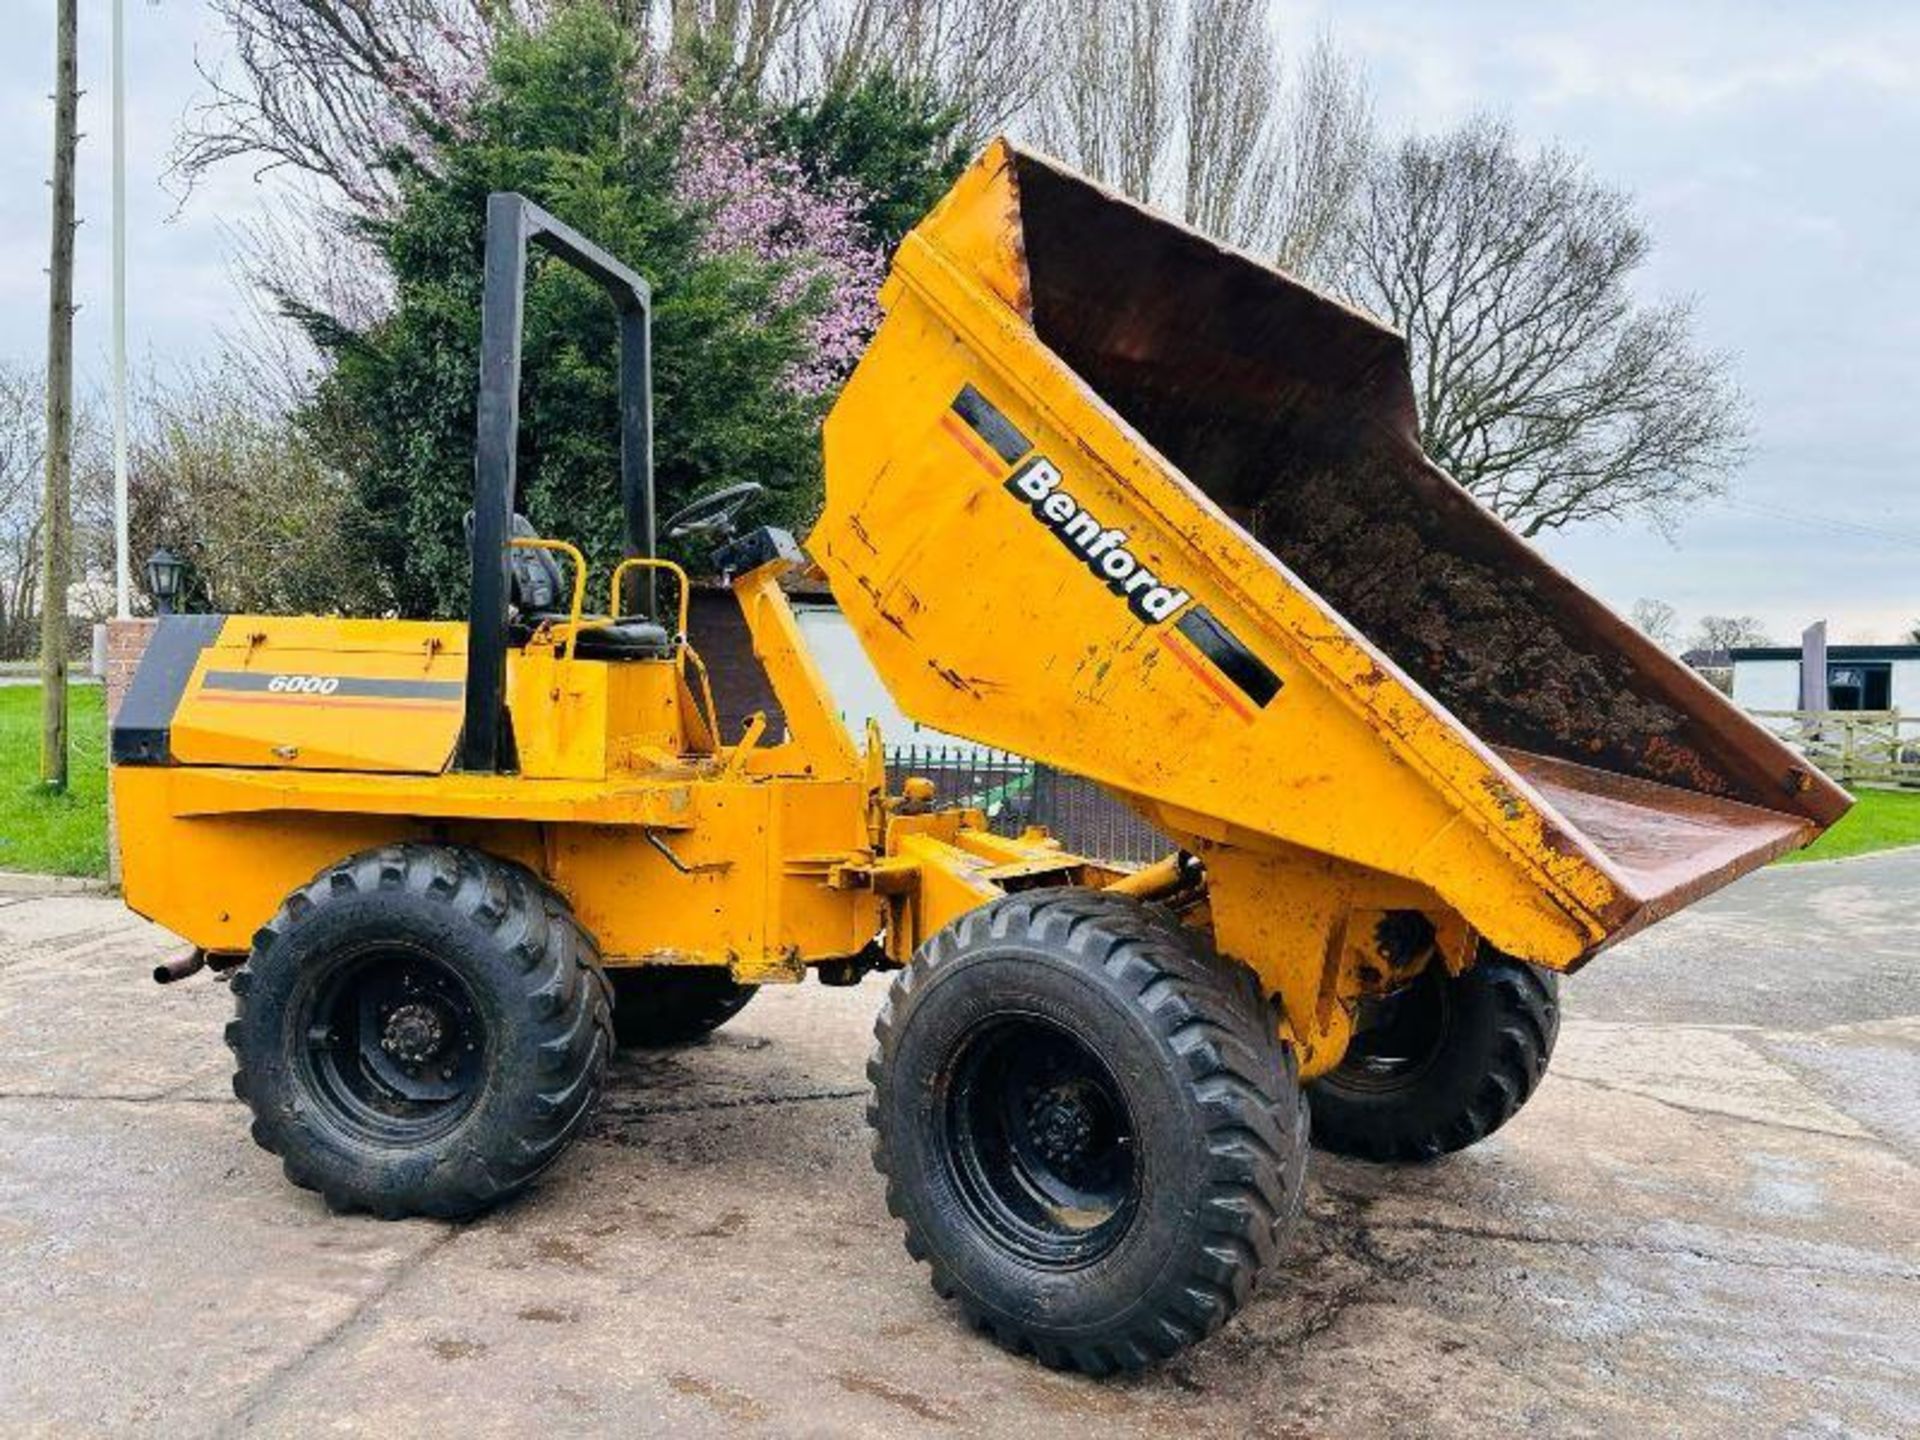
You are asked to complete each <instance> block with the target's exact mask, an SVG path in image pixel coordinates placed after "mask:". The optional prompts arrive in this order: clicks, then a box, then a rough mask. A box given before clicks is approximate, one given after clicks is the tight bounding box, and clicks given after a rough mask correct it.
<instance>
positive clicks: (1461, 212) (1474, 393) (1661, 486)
mask: <svg viewBox="0 0 1920 1440" xmlns="http://www.w3.org/2000/svg"><path fill="white" fill-rule="evenodd" d="M1648 244H1649V242H1648V237H1647V233H1646V231H1645V230H1644V229H1643V228H1642V227H1641V225H1640V223H1639V221H1638V219H1637V218H1636V217H1635V216H1634V213H1633V208H1632V205H1631V203H1630V202H1629V200H1628V198H1627V196H1626V195H1624V194H1623V193H1621V192H1620V191H1618V190H1614V189H1611V188H1609V187H1607V186H1604V185H1601V184H1598V183H1597V182H1595V181H1594V180H1592V179H1590V178H1589V177H1588V175H1587V173H1586V170H1585V168H1584V167H1583V166H1582V165H1581V163H1580V162H1579V161H1578V160H1577V159H1575V158H1574V157H1573V156H1572V155H1569V154H1568V153H1566V152H1565V151H1562V150H1557V149H1548V150H1545V151H1542V152H1540V153H1539V154H1537V155H1534V156H1531V157H1529V156H1524V155H1522V154H1521V153H1520V150H1519V147H1518V146H1517V145H1516V143H1515V140H1514V137H1513V134H1512V131H1511V130H1510V129H1509V128H1508V126H1507V125H1506V124H1505V123H1503V122H1501V121H1497V120H1493V119H1488V118H1484V117H1483V118H1479V119H1475V120H1473V121H1470V122H1468V123H1467V124H1466V125H1464V126H1462V127H1461V128H1459V129H1457V130H1454V131H1452V132H1450V133H1447V134H1444V135H1439V136H1434V137H1423V136H1415V137H1409V138H1407V139H1405V140H1402V141H1401V142H1400V143H1399V144H1398V145H1396V146H1394V147H1393V148H1391V149H1389V150H1386V151H1384V152H1382V153H1381V154H1379V155H1378V156H1377V157H1376V159H1375V160H1374V161H1373V163H1372V164H1371V165H1370V166H1369V168H1368V170H1367V173H1366V176H1365V179H1364V181H1363V183H1362V184H1361V186H1360V190H1359V195H1358V198H1357V201H1356V204H1355V207H1354V213H1353V216H1352V218H1351V220H1350V221H1349V223H1348V224H1347V226H1346V227H1345V228H1344V229H1343V231H1342V233H1341V239H1340V245H1341V248H1342V251H1343V260H1344V265H1343V268H1342V269H1341V271H1340V273H1339V279H1340V285H1341V288H1342V289H1343V290H1344V291H1345V293H1346V294H1347V295H1348V296H1349V297H1350V298H1352V299H1353V300H1354V301H1355V302H1356V303H1357V304H1359V305H1361V306H1362V307H1364V308H1366V309H1369V310H1372V311H1373V312H1375V313H1376V314H1378V315H1380V316H1382V317H1383V318H1385V319H1386V320H1387V321H1388V322H1389V323H1390V324H1392V325H1394V326H1395V327H1397V328H1399V329H1401V330H1403V331H1404V332H1405V333H1406V336H1407V340H1408V343H1409V345H1410V347H1411V349H1412V352H1413V370H1414V387H1415V393H1416V396H1417V399H1418V401H1419V406H1420V419H1421V434H1422V439H1423V441H1424V443H1425V445H1426V448H1427V451H1428V453H1429V454H1431V455H1432V456H1433V457H1434V459H1435V460H1436V461H1438V462H1439V463H1440V464H1441V465H1442V466H1444V467H1445V468H1446V469H1448V470H1450V471H1451V472H1452V473H1453V475H1454V476H1455V477H1456V478H1457V479H1458V480H1459V481H1460V482H1461V483H1462V484H1463V485H1465V486H1466V487H1467V488H1468V489H1469V490H1471V491H1473V492H1474V494H1476V495H1477V496H1479V498H1480V499H1481V500H1482V501H1484V502H1485V503H1486V504H1487V505H1488V506H1490V507H1491V508H1492V509H1493V510H1494V512H1495V513H1496V514H1498V515H1500V516H1501V517H1503V518H1504V519H1506V520H1507V521H1508V522H1509V523H1511V524H1513V525H1514V526H1515V527H1516V528H1517V529H1519V530H1520V532H1521V533H1522V534H1525V535H1536V534H1538V533H1540V532H1541V531H1542V530H1549V529H1554V528H1556V527H1559V526H1563V525H1569V524H1574V523H1577V522H1581V521H1588V520H1596V519H1612V518H1618V517H1620V516H1623V515H1627V514H1633V513H1640V514H1645V515H1648V516H1651V517H1652V518H1653V519H1654V520H1655V521H1656V522H1666V521H1669V520H1671V519H1672V518H1673V517H1674V516H1675V515H1676V514H1677V513H1678V511H1679V510H1680V509H1681V508H1682V507H1683V506H1685V505H1686V504H1688V503H1690V502H1692V501H1696V500H1699V499H1701V498H1702V497H1705V496H1708V495H1713V494H1717V493H1720V492H1721V491H1722V490H1723V489H1724V486H1725V480H1726V477H1727V475H1728V474H1729V473H1730V472H1731V471H1732V470H1733V469H1734V468H1735V466H1736V465H1737V464H1738V463H1739V461H1740V459H1741V458H1742V456H1743V454H1744V451H1745V442H1746V421H1745V412H1744V406H1743V404H1742V402H1741V400H1740V397H1739V395H1738V393H1737V391H1736V389H1735V387H1734V385H1733V383H1732V381H1731V379H1730V378H1729V370H1728V361H1727V358H1726V357H1725V356H1723V355H1719V354H1713V353H1707V352H1702V351H1701V350H1699V349H1698V348H1696V346H1695V344H1694V342H1693V335H1692V329H1693V324H1692V314H1691V311H1690V309H1689V307H1688V305H1687V304H1686V303H1685V302H1675V303H1666V304H1656V305H1646V304H1641V303H1639V302H1637V301H1636V300H1635V299H1634V297H1633V294H1632V292H1631V289H1630V286H1629V280H1630V278H1631V277H1632V276H1633V274H1634V272H1635V271H1636V270H1637V269H1638V268H1639V267H1640V265H1641V264H1642V262H1644V261H1645V259H1646V256H1647V251H1648Z"/></svg>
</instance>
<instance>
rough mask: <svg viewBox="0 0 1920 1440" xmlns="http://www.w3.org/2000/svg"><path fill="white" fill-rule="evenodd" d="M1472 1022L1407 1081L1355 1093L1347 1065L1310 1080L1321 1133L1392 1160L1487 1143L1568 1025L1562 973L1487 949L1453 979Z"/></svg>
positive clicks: (1327, 1144)
mask: <svg viewBox="0 0 1920 1440" xmlns="http://www.w3.org/2000/svg"><path fill="white" fill-rule="evenodd" d="M1445 983H1446V984H1447V985H1448V986H1450V987H1451V989H1452V992H1453V993H1452V1002H1451V1003H1454V1004H1456V1005H1458V1006H1460V1008H1461V1009H1462V1011H1463V1012H1464V1014H1463V1018H1464V1019H1465V1020H1466V1021H1467V1022H1468V1023H1466V1024H1465V1025H1464V1026H1462V1027H1459V1028H1456V1029H1455V1031H1454V1032H1453V1033H1452V1034H1451V1035H1450V1036H1449V1037H1448V1040H1447V1041H1446V1042H1444V1047H1445V1048H1446V1049H1447V1050H1449V1051H1450V1053H1444V1054H1442V1055H1441V1056H1440V1057H1439V1059H1438V1061H1437V1063H1436V1064H1435V1066H1434V1067H1433V1068H1431V1069H1430V1070H1429V1071H1428V1072H1426V1073H1425V1074H1423V1075H1422V1076H1420V1077H1419V1078H1418V1080H1417V1081H1416V1082H1414V1083H1412V1084H1411V1085H1409V1087H1408V1088H1406V1089H1405V1090H1404V1091H1398V1092H1386V1093H1371V1094H1368V1093H1358V1094H1357V1093H1354V1092H1353V1091H1352V1090H1351V1089H1349V1088H1347V1087H1343V1085H1342V1084H1341V1081H1340V1071H1339V1070H1338V1069H1335V1070H1334V1071H1332V1072H1330V1073H1328V1074H1326V1075H1323V1076H1320V1077H1319V1078H1317V1079H1315V1080H1314V1081H1312V1082H1310V1083H1309V1084H1308V1086H1307V1102H1308V1104H1309V1106H1311V1108H1312V1110H1313V1142H1314V1144H1315V1145H1316V1146H1318V1147H1320V1148H1321V1149H1324V1150H1328V1151H1331V1152H1333V1153H1335V1154H1339V1155H1347V1156H1351V1157H1353V1158H1355V1159H1360V1160H1373V1161H1377V1162H1381V1163H1386V1164H1407V1163H1419V1162H1424V1161H1429V1160H1438V1159H1440V1158H1441V1157H1442V1156H1445V1155H1450V1154H1452V1153H1453V1152H1455V1151H1457V1150H1464V1149H1466V1148H1467V1147H1468V1146H1469V1145H1475V1144H1478V1143H1479V1142H1480V1141H1482V1140H1484V1139H1486V1138H1487V1137H1488V1136H1489V1135H1491V1134H1493V1132H1494V1131H1496V1130H1498V1129H1499V1128H1500V1127H1501V1126H1502V1125H1505V1124H1506V1123H1507V1122H1508V1121H1509V1120H1511V1119H1512V1118H1513V1117H1514V1116H1515V1115H1516V1114H1518V1113H1519V1111H1520V1108H1521V1106H1523V1105H1525V1104H1526V1103H1527V1101H1528V1100H1529V1099H1530V1098H1532V1096H1533V1092H1534V1091H1535V1090H1536V1089H1538V1088H1539V1085H1540V1082H1541V1080H1543V1079H1544V1078H1546V1073H1547V1065H1548V1063H1549V1062H1550V1061H1551V1059H1552V1057H1553V1046H1554V1041H1555V1039H1556V1038H1557V1037H1558V1035H1559V1033H1560V1003H1559V978H1558V977H1557V976H1556V975H1554V974H1553V973H1552V972H1551V971H1548V970H1542V969H1540V968H1538V967H1537V966H1533V965H1528V964H1526V963H1524V962H1523V961H1519V960H1514V959H1510V958H1509V957H1507V956H1505V955H1501V954H1499V953H1498V952H1495V951H1491V950H1488V951H1485V952H1483V953H1482V955H1481V957H1480V958H1479V959H1478V960H1477V961H1476V962H1475V963H1474V964H1473V965H1472V966H1470V967H1469V968H1468V969H1466V970H1465V971H1463V972H1461V974H1459V975H1458V976H1454V977H1452V978H1450V979H1449V980H1448V981H1446V982H1445Z"/></svg>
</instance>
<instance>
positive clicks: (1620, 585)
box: [0, 0, 1920, 641]
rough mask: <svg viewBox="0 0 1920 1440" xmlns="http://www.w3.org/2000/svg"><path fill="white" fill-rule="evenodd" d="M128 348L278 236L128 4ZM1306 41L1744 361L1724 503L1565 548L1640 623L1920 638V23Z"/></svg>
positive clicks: (272, 191)
mask: <svg viewBox="0 0 1920 1440" xmlns="http://www.w3.org/2000/svg"><path fill="white" fill-rule="evenodd" d="M126 3H127V29H128V54H129V57H130V63H129V77H130V78H129V90H128V132H127V133H128V167H129V179H128V205H129V224H130V230H129V236H130V240H129V262H128V264H129V302H128V331H129V348H130V352H131V354H132V356H133V363H134V365H135V366H136V368H138V367H142V366H143V365H152V366H154V367H156V368H159V369H162V370H164V369H165V368H167V367H169V366H170V365H172V364H174V363H177V362H181V361H192V360H203V359H206V358H209V357H210V356H212V355H213V354H214V353H216V352H217V350H218V348H219V344H220V339H219V337H220V333H221V331H222V329H223V328H226V329H233V328H238V327H239V326H240V324H241V323H242V317H243V314H244V310H245V304H246V301H245V296H244V294H243V291H242V289H241V287H240V285H239V283H238V281H237V280H236V279H235V276H234V273H233V268H232V265H231V262H230V258H229V257H230V255H231V240H230V231H231V227H232V225H233V224H234V223H235V222H236V221H239V220H241V219H244V218H245V217H248V216H253V215H259V214H262V213H266V212H270V211H271V210H272V209H273V207H274V206H275V205H276V204H277V203H279V199H280V194H279V191H278V189H277V187H276V184H275V182H274V181H273V180H272V179H271V178H270V177H269V178H268V179H266V180H264V181H263V180H260V179H257V178H256V177H255V176H254V175H253V174H252V172H251V170H250V169H249V168H248V167H247V166H245V165H239V164H236V165H232V166H230V167H228V168H227V169H226V170H225V171H224V172H223V173H221V174H219V175H217V176H216V177H214V179H213V180H212V181H211V182H210V183H205V184H203V185H202V186H201V187H200V188H198V189H197V190H196V191H195V192H194V193H193V194H192V195H191V196H187V197H185V198H182V197H181V196H180V195H178V194H177V193H175V192H174V190H173V189H171V188H169V186H168V184H167V183H166V182H165V180H164V179H163V174H164V168H165V161H166V156H167V151H168V148H169V146H170V145H171V143H172V139H173V136H174V134H175V131H176V129H177V126H178V123H179V120H180V117H181V116H182V114H183V113H185V112H186V110H187V109H188V107H189V106H191V105H192V104H193V102H194V100H195V98H196V95H197V94H199V93H200V90H201V82H200V79H199V76H198V74H197V71H196V68H195V67H196V60H198V61H201V62H206V63H215V64H217V63H218V61H219V59H220V57H221V55H222V54H223V53H224V50H225V45H224V41H223V37H222V34H221V31H220V29H219V27H218V26H217V24H216V23H215V22H214V20H213V18H212V16H211V15H210V14H209V12H208V11H207V9H206V7H205V5H204V4H202V3H197V0H126ZM0 8H3V9H4V12H5V15H6V18H7V20H8V22H9V24H8V43H6V44H5V46H4V47H0V136H4V138H5V142H6V143H5V144H4V145H3V146H0V362H12V363H25V364H38V363H39V362H40V361H41V360H42V358H43V357H44V347H45V330H46V318H45V284H46V279H45V267H46V255H47V225H48V216H47V203H48V202H47V190H46V185H45V181H46V176H47V174H48V171H49V165H50V153H51V144H52V140H51V117H50V109H51V107H50V106H48V104H47V103H46V95H47V92H48V91H49V90H50V89H51V78H52V69H53V59H52V57H53V34H52V12H53V5H52V0H0ZM1275 14H1276V18H1277V21H1278V23H1279V25H1280V28H1281V31H1282V34H1283V36H1284V37H1286V38H1287V39H1288V40H1289V41H1290V42H1292V43H1293V44H1295V45H1304V44H1305V43H1306V42H1307V41H1308V40H1309V39H1311V37H1312V36H1313V35H1314V34H1315V33H1316V32H1318V31H1319V30H1321V29H1326V30H1328V31H1330V32H1331V33H1332V35H1333V37H1334V39H1335V40H1336V41H1337V42H1338V43H1339V44H1340V45H1341V46H1342V48H1344V49H1345V50H1346V51H1347V52H1348V53H1349V54H1351V55H1352V56H1353V57H1354V58H1356V59H1357V60H1358V61H1359V62H1360V63H1361V64H1362V65H1364V67H1365V69H1366V71H1367V74H1368V76H1369V79H1370V80H1371V83H1372V87H1373V91H1374V94H1375V97H1376V104H1377V106H1378V110H1379V114H1380V117H1381V119H1382V121H1383V122H1384V124H1385V125H1386V126H1387V127H1388V128H1390V129H1394V130H1400V129H1437V128H1442V127H1445V126H1447V125H1450V124H1453V123H1455V122H1457V121H1459V120H1461V119H1463V118H1465V117H1466V116H1468V115H1470V114H1472V113H1473V112H1474V111H1476V110H1489V111H1493V112H1496V113H1499V114H1503V115H1506V116H1508V117H1509V118H1511V120H1512V121H1513V122H1514V124H1515V126H1516V128H1517V129H1518V131H1519V133H1520V134H1521V135H1522V136H1523V137H1524V138H1525V139H1527V140H1528V141H1531V142H1538V143H1543V144H1544V143H1548V142H1554V143H1559V144H1561V145H1564V146H1566V147H1568V148H1570V149H1572V150H1574V151H1576V152H1578V153H1579V154H1580V155H1582V156H1583V157H1585V159H1586V160H1587V162H1588V163H1589V165H1590V167H1591V169H1592V171H1593V173H1594V174H1595V175H1596V176H1598V177H1599V178H1601V179H1603V180H1606V181H1607V182H1609V183H1612V184H1615V185H1618V186H1621V187H1623V188H1625V189H1627V190H1629V191H1631V192H1632V193H1633V194H1634V195H1635V196H1636V199H1637V203H1638V206H1639V210H1640V213H1641V215H1642V217H1643V219H1644V220H1645V222H1646V224H1647V226H1648V229H1649V230H1650V232H1651V233H1652V235H1653V237H1654V240H1655V250H1654V254H1653V258H1652V260H1651V262H1650V263H1649V264H1648V265H1647V266H1646V268H1645V271H1644V273H1643V276H1642V281H1641V283H1642V286H1643V288H1644V291H1645V294H1646V295H1647V297H1648V298H1649V299H1655V298H1666V297H1672V296H1690V297H1692V299H1693V300H1694V302H1695V304H1696V306H1697V326H1698V336H1699V339H1700V342H1701V343H1702V344H1703V345H1705V346H1707V347H1710V348H1713V349H1717V350H1725V351H1727V352H1729V353H1730V354H1731V355H1732V356H1733V357H1734V368H1735V374H1736V375H1737V377H1738V379H1739V382H1740V384H1741V387H1742V389H1743V390H1744V392H1745V394H1746V396H1747V399H1748V402H1749V404H1750V407H1751V412H1752V417H1753V423H1754V436H1753V440H1754V444H1753V451H1752V454H1751V457H1750V458H1749V460H1748V462H1747V464H1746V466H1745V468H1744V469H1743V470H1742V472H1741V473H1740V474H1739V475H1738V476H1737V477H1736V479H1735V482H1734V486H1733V490H1732V493H1731V496H1730V498H1729V499H1728V500H1727V501H1726V502H1724V503H1722V502H1709V503H1705V504H1702V505H1701V506H1699V507H1697V508H1696V509H1695V510H1694V511H1693V513H1691V514H1689V515H1688V516H1687V517H1686V518H1685V519H1684V520H1683V522H1682V524H1681V526H1680V528H1679V530H1678V532H1677V533H1676V534H1675V535H1673V536H1672V537H1671V538H1668V537H1663V536H1661V535H1660V534H1658V533H1656V532H1655V531H1653V530H1652V529H1651V528H1649V527H1646V526H1644V525H1641V524H1638V523H1632V522H1629V523H1626V524H1623V525H1618V526H1589V527H1583V528H1580V529H1577V530H1572V531H1567V532H1562V533H1560V534H1558V535H1554V536H1551V537H1549V538H1547V539H1546V540H1545V541H1544V542H1543V546H1544V548H1545V550H1546V551H1547V553H1548V554H1549V556H1550V557H1551V558H1552V559H1553V560H1554V561H1555V562H1556V563H1558V564H1559V565H1561V566H1562V568H1564V569H1566V570H1568V571H1569V572H1570V573H1572V574H1573V575H1574V576H1575V577H1577V578H1578V579H1580V580H1581V581H1582V582H1583V583H1584V584H1586V585H1587V586H1588V587H1589V588H1590V589H1593V590H1595V591H1596V592H1597V593H1598V594H1599V595H1600V596H1601V597H1602V598H1603V599H1605V600H1606V601H1608V602H1609V603H1610V604H1612V605H1614V606H1615V607H1616V608H1619V609H1622V610H1625V609H1626V608H1627V607H1629V606H1630V605H1631V604H1632V603H1633V602H1634V601H1635V600H1636V599H1639V598H1642V597H1650V598H1657V599H1661V600H1664V601H1666V602H1667V603H1669V604H1671V605H1673V606H1674V607H1675V608H1676V609H1678V611H1679V612H1680V614H1681V617H1682V620H1683V623H1684V624H1686V625H1689V626H1690V625H1691V624H1692V623H1693V622H1694V621H1696V620H1697V619H1698V617H1699V616H1701V615H1703V614H1751V615H1754V616H1757V617H1758V618H1759V619H1761V620H1762V621H1763V622H1764V623H1765V624H1766V626H1767V627H1768V629H1769V630H1770V631H1771V632H1772V633H1773V635H1774V637H1775V638H1777V639H1782V640H1786V639H1791V638H1792V637H1793V636H1795V635H1797V633H1798V632H1799V630H1800V629H1801V628H1802V627H1803V626H1804V625H1806V624H1807V623H1808V622H1810V621H1812V620H1816V619H1826V620H1827V621H1828V622H1829V625H1830V629H1831V634H1832V638H1833V639H1835V640H1837V641H1854V640H1891V639H1894V638H1897V637H1898V636H1900V635H1901V634H1902V633H1903V632H1904V631H1905V629H1906V628H1907V627H1908V626H1909V625H1911V624H1912V623H1914V622H1915V621H1920V438H1916V432H1915V429H1914V427H1913V425H1912V424H1911V423H1910V419H1909V415H1910V411H1911V410H1913V409H1914V408H1916V407H1920V5H1913V4H1902V3H1894V0H1888V3H1881V4H1864V3H1862V4H1847V3H1840V0H1823V3H1820V4H1811V3H1801V4H1791V5H1789V4H1766V3H1758V0H1726V3H1716V0H1690V3H1687V4H1684V5H1682V4H1675V3H1673V0H1664V3H1646V0H1611V3H1605V4H1577V3H1564V0H1563V3H1558V4H1552V5H1542V4H1538V3H1522V0H1500V3H1493V0H1486V3H1467V0H1454V3H1449V4H1446V5H1436V4H1432V3H1428V0H1347V3H1332V0H1322V3H1312V0H1275ZM107 16H108V6H107V4H106V3H105V0H81V17H82V18H81V27H82V33H81V85H82V88H83V89H84V90H85V91H86V92H87V93H86V94H85V96H84V97H83V99H82V110H81V128H82V130H83V131H84V132H86V138H85V139H84V140H83V141H82V149H81V157H80V175H81V182H80V214H81V216H82V220H83V223H82V226H81V230H80V237H79V249H78V260H77V266H78V272H77V278H76V290H77V295H78V298H79V300H80V303H81V305H82V309H81V311H80V314H79V316H78V318H77V321H76V326H77V345H78V353H79V361H80V366H81V372H82V379H83V383H87V382H89V381H91V382H95V383H97V382H99V381H101V380H103V379H104V377H105V375H106V370H107V353H108V352H107V346H108V315H107V301H108V294H109V289H108V287H109V283H110V275H109V260H108V224H109V220H110V212H109V208H108V206H109V192H108V176H107V157H108V151H107V137H108V114H107V94H108V79H107Z"/></svg>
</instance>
